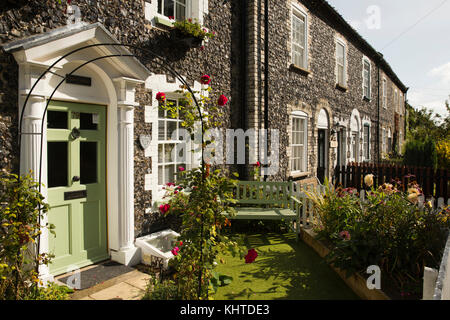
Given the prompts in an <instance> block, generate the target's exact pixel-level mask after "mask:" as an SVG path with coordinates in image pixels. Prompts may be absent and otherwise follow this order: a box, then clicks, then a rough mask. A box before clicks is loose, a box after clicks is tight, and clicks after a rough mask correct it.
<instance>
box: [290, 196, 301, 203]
mask: <svg viewBox="0 0 450 320" xmlns="http://www.w3.org/2000/svg"><path fill="white" fill-rule="evenodd" d="M291 200H294V202H297V203H298V204H302V202H301V201H300V200H298V199H297V198H296V197H294V196H291Z"/></svg>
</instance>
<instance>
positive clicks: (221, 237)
mask: <svg viewBox="0 0 450 320" xmlns="http://www.w3.org/2000/svg"><path fill="white" fill-rule="evenodd" d="M235 185H236V181H234V180H232V179H230V178H228V177H227V176H226V175H224V174H222V173H221V171H220V170H215V171H214V172H210V173H209V174H208V173H207V172H206V170H205V171H202V170H201V169H196V170H191V171H188V172H183V174H182V177H181V179H179V181H178V183H177V186H176V187H174V188H173V190H172V188H167V189H168V196H169V197H170V200H169V205H170V210H169V214H176V215H178V216H180V217H181V219H182V227H181V231H180V234H181V236H180V238H179V240H180V241H181V243H182V245H179V251H178V253H177V255H176V256H175V257H174V259H172V260H171V261H170V264H171V266H173V267H174V269H175V270H176V272H177V273H176V282H177V285H178V286H179V289H180V294H181V297H182V299H187V300H191V299H197V298H200V299H207V298H209V297H210V296H209V293H213V292H215V289H214V288H215V286H217V284H218V283H217V281H216V280H214V279H215V274H214V272H213V270H214V268H215V266H216V265H217V264H218V263H220V262H221V261H220V260H219V259H218V258H217V257H218V255H219V254H220V253H223V252H224V251H231V252H232V253H233V254H237V253H241V255H242V254H243V253H242V252H239V247H238V242H237V241H235V240H233V239H231V238H230V237H229V236H227V235H225V234H224V233H223V232H222V229H224V228H227V227H229V226H230V221H228V219H227V218H226V217H225V216H224V215H223V214H222V212H225V211H226V212H229V213H231V214H234V210H233V208H232V207H231V206H230V205H231V204H233V203H234V202H235V200H234V199H233V192H232V190H233V187H234V186H235ZM176 191H177V192H176ZM175 192H176V193H175ZM199 274H201V278H202V279H201V284H200V287H201V293H200V297H199V296H198V293H199V291H198V290H199V277H200V276H199Z"/></svg>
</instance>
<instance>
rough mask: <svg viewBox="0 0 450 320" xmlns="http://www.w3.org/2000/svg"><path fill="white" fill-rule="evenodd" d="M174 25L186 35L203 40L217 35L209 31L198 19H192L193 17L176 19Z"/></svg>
mask: <svg viewBox="0 0 450 320" xmlns="http://www.w3.org/2000/svg"><path fill="white" fill-rule="evenodd" d="M173 26H174V27H175V28H176V29H178V30H180V31H181V33H183V34H184V35H186V36H191V37H194V38H198V39H201V40H208V39H213V38H214V37H215V36H216V33H215V32H209V31H208V29H206V28H205V27H202V26H201V24H200V23H198V21H197V20H192V19H191V18H189V19H186V20H182V21H175V22H174V23H173Z"/></svg>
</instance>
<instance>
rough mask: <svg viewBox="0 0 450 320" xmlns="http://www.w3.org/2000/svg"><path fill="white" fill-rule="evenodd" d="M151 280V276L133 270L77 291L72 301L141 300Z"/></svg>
mask: <svg viewBox="0 0 450 320" xmlns="http://www.w3.org/2000/svg"><path fill="white" fill-rule="evenodd" d="M150 278H151V276H150V275H149V274H146V273H143V272H140V271H138V270H133V271H131V272H128V273H126V274H122V275H120V276H118V277H115V278H112V279H109V280H107V281H105V282H103V283H100V284H98V285H95V286H93V287H91V288H88V289H84V290H79V291H75V292H74V293H73V294H71V300H140V299H141V298H142V297H143V295H144V293H145V288H146V287H147V284H148V281H149V279H150Z"/></svg>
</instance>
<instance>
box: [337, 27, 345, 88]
mask: <svg viewBox="0 0 450 320" xmlns="http://www.w3.org/2000/svg"><path fill="white" fill-rule="evenodd" d="M335 38H336V46H335V56H334V58H335V61H336V63H335V74H336V83H337V84H339V85H343V86H347V82H348V72H347V69H348V65H347V54H348V47H347V41H345V40H344V38H342V37H341V36H339V35H336V37H335ZM337 44H341V45H342V46H343V47H344V83H339V70H338V61H337V58H338V53H337Z"/></svg>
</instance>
